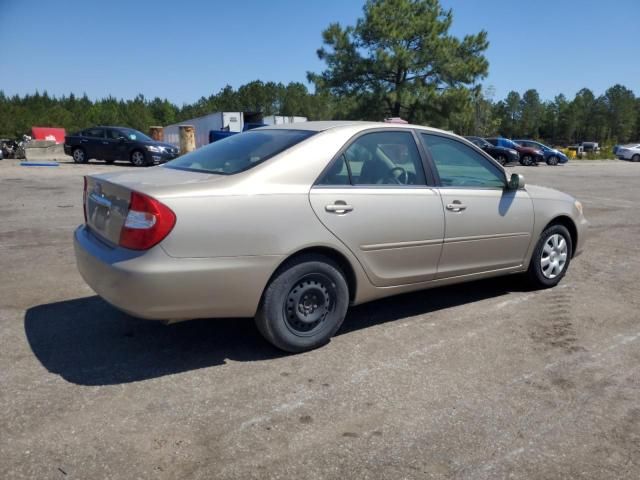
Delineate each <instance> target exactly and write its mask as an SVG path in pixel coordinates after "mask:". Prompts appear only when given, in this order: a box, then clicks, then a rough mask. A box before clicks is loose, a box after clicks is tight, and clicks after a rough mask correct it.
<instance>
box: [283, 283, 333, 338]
mask: <svg viewBox="0 0 640 480" xmlns="http://www.w3.org/2000/svg"><path fill="white" fill-rule="evenodd" d="M334 297H335V292H334V284H333V283H332V282H331V280H330V279H329V278H327V277H325V276H324V275H320V274H312V275H307V276H305V277H303V278H302V279H300V280H299V281H298V282H296V284H295V285H294V286H293V287H292V288H291V290H290V291H289V294H288V295H287V296H286V298H285V304H284V316H285V319H286V324H287V327H288V328H289V330H291V331H292V332H293V333H294V334H296V335H302V336H305V335H311V334H313V333H315V332H316V331H317V330H318V329H319V328H321V325H322V324H323V323H324V320H325V319H326V317H327V315H328V314H329V313H330V312H331V311H332V310H333V308H334V303H335V302H334V301H333V298H334Z"/></svg>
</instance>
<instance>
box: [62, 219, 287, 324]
mask: <svg viewBox="0 0 640 480" xmlns="http://www.w3.org/2000/svg"><path fill="white" fill-rule="evenodd" d="M74 249H75V254H76V263H77V266H78V271H79V272H80V274H81V275H82V278H83V279H84V280H85V281H86V282H87V284H88V285H89V286H90V287H91V288H92V289H93V290H94V291H95V292H96V293H97V294H98V295H100V296H101V297H102V298H104V299H105V300H106V301H107V302H109V303H110V304H111V305H113V306H114V307H116V308H118V309H120V310H123V311H125V312H126V313H129V314H131V315H133V316H136V317H141V318H146V319H153V320H174V321H175V320H185V319H191V318H209V317H251V316H254V315H255V313H256V310H257V308H258V304H259V302H260V297H261V296H262V291H263V289H264V287H265V286H266V284H267V282H268V280H269V277H270V276H271V274H272V273H273V271H274V270H275V268H276V267H277V265H278V264H279V263H280V262H281V260H282V257H281V256H275V255H274V256H271V255H268V256H243V257H216V258H175V257H171V256H169V255H167V253H166V252H165V251H164V250H163V249H162V247H161V246H156V247H154V248H152V249H151V250H148V251H146V252H137V251H133V250H127V249H124V248H112V247H110V246H107V245H106V244H104V243H103V242H102V241H100V240H98V238H97V237H96V236H95V235H94V234H93V233H91V232H90V231H89V230H88V229H87V228H86V227H85V226H80V227H78V228H77V229H76V231H75V234H74Z"/></svg>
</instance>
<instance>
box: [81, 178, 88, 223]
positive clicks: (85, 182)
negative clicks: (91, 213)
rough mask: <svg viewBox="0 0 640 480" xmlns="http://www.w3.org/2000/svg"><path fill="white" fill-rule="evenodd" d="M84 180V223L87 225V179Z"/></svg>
mask: <svg viewBox="0 0 640 480" xmlns="http://www.w3.org/2000/svg"><path fill="white" fill-rule="evenodd" d="M83 178H84V189H83V191H82V211H83V212H84V223H87V177H83Z"/></svg>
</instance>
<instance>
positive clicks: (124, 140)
mask: <svg viewBox="0 0 640 480" xmlns="http://www.w3.org/2000/svg"><path fill="white" fill-rule="evenodd" d="M118 141H119V142H120V143H124V142H126V141H127V139H126V138H125V137H118Z"/></svg>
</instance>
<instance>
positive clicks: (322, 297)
mask: <svg viewBox="0 0 640 480" xmlns="http://www.w3.org/2000/svg"><path fill="white" fill-rule="evenodd" d="M348 306H349V288H348V286H347V282H346V280H345V277H344V274H343V272H342V271H341V270H340V267H338V265H336V264H335V262H333V261H332V260H331V259H329V258H327V257H324V256H322V255H304V256H301V257H299V258H296V259H293V260H291V261H288V262H286V263H285V264H284V265H283V266H282V267H281V268H280V269H279V271H278V272H277V273H276V275H275V276H274V278H273V279H272V280H271V282H270V283H269V285H267V288H266V290H265V292H264V295H263V298H262V302H261V304H260V308H259V310H258V314H257V315H256V319H255V321H256V326H257V327H258V330H259V331H260V333H262V335H263V336H264V337H265V338H266V339H267V341H269V342H270V343H271V344H273V345H274V346H276V347H277V348H279V349H281V350H285V351H287V352H304V351H307V350H312V349H314V348H317V347H320V346H322V345H324V344H325V343H327V342H328V341H329V339H330V338H331V337H332V336H333V335H334V334H335V333H336V332H337V331H338V329H339V328H340V325H342V322H343V321H344V317H345V315H346V313H347V308H348Z"/></svg>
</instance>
